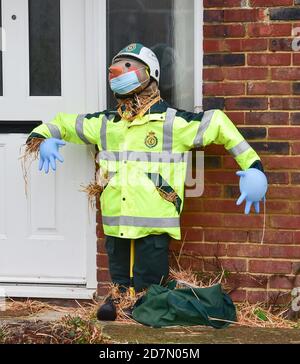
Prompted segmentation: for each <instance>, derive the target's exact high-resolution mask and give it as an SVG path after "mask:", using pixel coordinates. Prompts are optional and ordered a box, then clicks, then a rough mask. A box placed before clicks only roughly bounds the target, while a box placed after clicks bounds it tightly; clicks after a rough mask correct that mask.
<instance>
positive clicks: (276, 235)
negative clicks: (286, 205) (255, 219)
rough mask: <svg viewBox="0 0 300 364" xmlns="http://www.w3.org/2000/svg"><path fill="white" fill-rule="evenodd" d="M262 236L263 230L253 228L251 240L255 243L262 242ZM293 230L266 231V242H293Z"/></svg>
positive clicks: (250, 235)
mask: <svg viewBox="0 0 300 364" xmlns="http://www.w3.org/2000/svg"><path fill="white" fill-rule="evenodd" d="M261 238H262V230H257V231H256V230H253V231H250V232H249V241H250V242H253V243H260V242H261ZM293 241H294V240H293V232H292V231H285V230H279V229H276V230H269V229H267V230H266V231H265V235H264V244H265V243H269V244H292V243H293Z"/></svg>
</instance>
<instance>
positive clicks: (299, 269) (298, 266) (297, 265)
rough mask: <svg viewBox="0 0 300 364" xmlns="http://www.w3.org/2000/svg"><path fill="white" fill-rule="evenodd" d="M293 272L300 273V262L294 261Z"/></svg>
mask: <svg viewBox="0 0 300 364" xmlns="http://www.w3.org/2000/svg"><path fill="white" fill-rule="evenodd" d="M292 267H293V274H297V275H298V274H300V262H294V263H293V266H292Z"/></svg>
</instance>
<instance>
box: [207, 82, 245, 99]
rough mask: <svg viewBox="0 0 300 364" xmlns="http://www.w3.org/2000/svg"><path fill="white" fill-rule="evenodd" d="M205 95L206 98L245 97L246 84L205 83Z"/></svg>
mask: <svg viewBox="0 0 300 364" xmlns="http://www.w3.org/2000/svg"><path fill="white" fill-rule="evenodd" d="M203 93H204V95H206V96H216V95H221V96H227V95H244V94H245V84H244V83H235V82H234V83H225V84H223V83H222V84H221V83H205V84H204V86H203Z"/></svg>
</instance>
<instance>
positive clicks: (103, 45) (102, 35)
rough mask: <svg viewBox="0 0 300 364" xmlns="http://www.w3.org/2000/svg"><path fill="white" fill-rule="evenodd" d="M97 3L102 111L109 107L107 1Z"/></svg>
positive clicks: (100, 101) (96, 0)
mask: <svg viewBox="0 0 300 364" xmlns="http://www.w3.org/2000/svg"><path fill="white" fill-rule="evenodd" d="M93 1H95V14H94V16H95V21H96V24H97V27H96V41H97V45H96V48H95V51H96V52H97V57H96V58H97V64H98V70H99V74H98V82H99V83H98V90H99V99H98V105H99V109H100V110H105V109H106V107H107V87H106V86H107V74H108V72H107V64H106V55H107V53H106V52H107V42H106V0H93Z"/></svg>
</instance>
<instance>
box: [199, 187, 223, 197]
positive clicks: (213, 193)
mask: <svg viewBox="0 0 300 364" xmlns="http://www.w3.org/2000/svg"><path fill="white" fill-rule="evenodd" d="M221 193H222V187H221V186H215V185H205V186H204V193H203V197H220V196H221Z"/></svg>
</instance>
